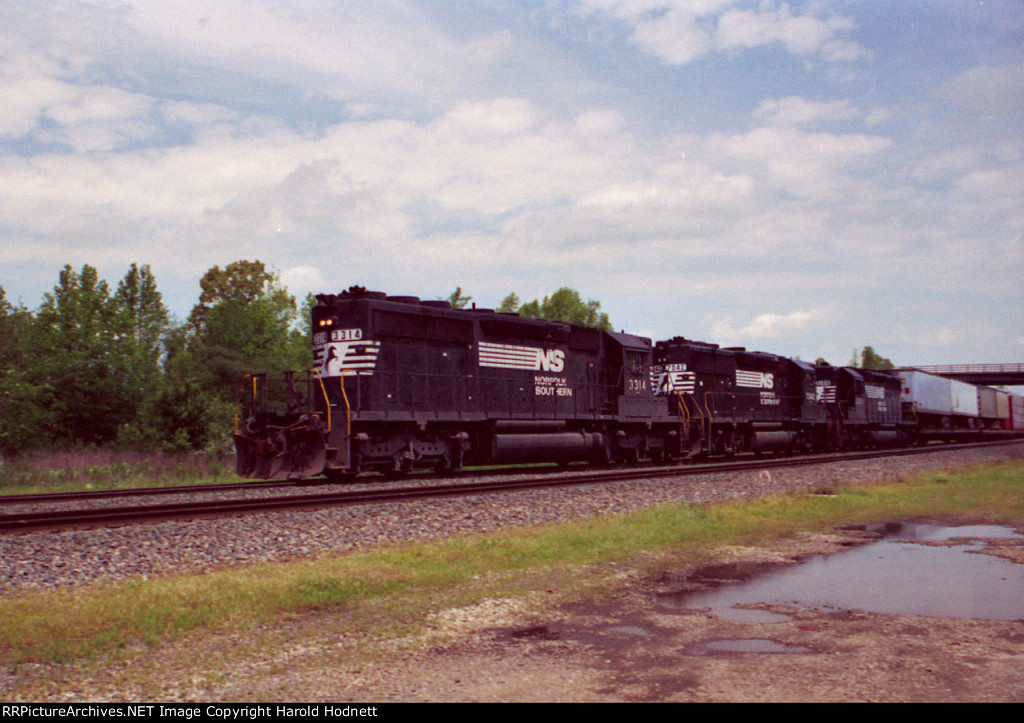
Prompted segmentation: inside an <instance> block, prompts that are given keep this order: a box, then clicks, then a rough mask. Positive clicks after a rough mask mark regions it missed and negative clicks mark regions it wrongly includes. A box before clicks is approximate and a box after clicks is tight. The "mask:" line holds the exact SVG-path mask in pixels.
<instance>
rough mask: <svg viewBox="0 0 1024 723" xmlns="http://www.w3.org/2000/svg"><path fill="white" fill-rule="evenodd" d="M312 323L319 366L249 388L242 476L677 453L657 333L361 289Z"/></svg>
mask: <svg viewBox="0 0 1024 723" xmlns="http://www.w3.org/2000/svg"><path fill="white" fill-rule="evenodd" d="M312 323H313V329H314V335H313V352H314V369H313V370H312V371H311V372H310V374H309V375H306V376H298V377H297V376H296V375H289V376H288V377H287V378H286V379H285V380H284V382H283V385H284V388H283V389H280V388H275V387H274V386H273V382H272V380H269V379H267V378H266V377H263V376H257V377H253V378H252V379H251V381H250V382H249V384H248V385H247V389H248V392H247V395H248V396H249V398H250V404H249V407H250V408H249V415H248V419H247V421H246V423H245V426H244V429H242V430H240V431H239V432H238V433H237V434H236V435H235V446H236V450H237V469H238V473H239V474H240V475H242V476H244V477H279V476H292V477H308V476H313V475H318V474H321V473H323V474H327V475H328V476H334V475H350V474H356V473H359V472H362V471H366V470H385V471H404V470H410V469H413V468H422V467H426V468H433V469H436V470H439V471H444V470H450V469H458V468H459V467H462V466H463V465H465V464H467V463H473V464H491V463H496V464H500V463H507V462H524V461H556V462H564V463H568V462H571V461H575V460H589V461H592V462H595V463H603V462H607V461H609V460H613V459H639V458H642V457H647V456H666V455H668V456H675V455H676V454H678V440H677V438H676V435H677V434H678V429H679V425H678V418H676V417H674V416H673V415H672V414H670V413H669V411H668V405H667V404H666V403H665V399H664V398H658V397H656V396H655V395H653V394H652V393H651V374H650V372H651V341H650V339H646V338H643V337H638V336H633V335H631V334H620V333H612V332H605V331H599V330H597V329H591V328H588V327H580V326H571V325H568V324H561V323H555V322H549V321H538V320H533V319H525V318H521V317H519V316H518V315H516V314H503V313H496V312H494V311H493V310H488V309H472V310H457V309H452V308H451V306H450V305H449V304H448V303H447V302H444V301H422V302H421V301H419V300H418V299H416V298H415V297H407V296H387V295H385V294H383V293H379V292H373V291H366V290H365V289H363V288H360V287H353V288H351V289H349V290H348V291H345V292H342V293H341V294H337V295H334V294H329V295H326V294H325V295H320V296H318V297H317V304H316V306H315V307H314V309H313V318H312Z"/></svg>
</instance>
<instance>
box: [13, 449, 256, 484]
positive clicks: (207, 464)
mask: <svg viewBox="0 0 1024 723" xmlns="http://www.w3.org/2000/svg"><path fill="white" fill-rule="evenodd" d="M237 481H239V479H238V477H236V476H235V474H234V460H233V459H231V458H228V457H214V456H210V455H206V454H198V453H196V454H162V453H159V452H155V453H154V452H132V451H125V450H113V449H103V448H82V449H75V450H35V451H32V452H27V453H25V454H22V455H19V456H17V457H12V458H2V457H0V495H4V494H34V493H43V492H70V491H78V490H87V489H115V488H122V487H158V486H162V485H184V484H200V483H206V482H237Z"/></svg>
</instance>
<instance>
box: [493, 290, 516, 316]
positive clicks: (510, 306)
mask: <svg viewBox="0 0 1024 723" xmlns="http://www.w3.org/2000/svg"><path fill="white" fill-rule="evenodd" d="M518 309H519V294H517V293H515V292H514V291H513V292H512V293H511V294H509V295H508V296H506V297H505V298H504V299H502V300H501V303H500V304H499V305H498V308H497V309H495V311H501V312H505V313H513V312H515V311H518Z"/></svg>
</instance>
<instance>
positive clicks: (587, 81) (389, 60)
mask: <svg viewBox="0 0 1024 723" xmlns="http://www.w3.org/2000/svg"><path fill="white" fill-rule="evenodd" d="M0 109H2V110H0V285H2V286H3V287H4V288H5V290H6V292H7V296H8V298H9V299H12V300H14V301H15V302H17V301H20V302H21V303H23V304H24V305H25V306H27V307H29V308H32V309H34V308H36V307H38V305H39V304H40V303H41V301H42V297H43V294H45V293H46V292H48V291H51V290H52V289H53V287H54V285H55V284H56V283H57V280H58V275H59V272H60V269H61V268H62V267H63V266H64V265H65V264H70V265H71V266H73V267H74V268H76V269H80V268H81V266H82V265H84V264H89V265H91V266H94V267H96V268H97V269H98V270H99V272H100V275H101V276H102V277H103V278H105V279H106V280H107V281H108V282H109V283H110V284H111V286H112V287H116V285H117V282H118V281H119V280H120V279H121V278H123V276H124V274H125V273H126V271H127V270H128V268H129V266H130V265H131V264H132V263H137V264H140V265H142V264H149V265H150V266H151V267H152V269H153V272H154V274H155V276H156V280H157V283H158V285H159V288H160V290H161V292H162V293H163V295H164V299H165V302H166V303H167V305H168V307H169V308H170V309H171V311H172V312H173V313H174V314H175V316H176V317H177V318H178V319H179V320H183V319H185V318H186V317H187V316H188V313H189V311H190V309H191V307H192V306H193V305H194V304H195V303H196V302H197V300H198V295H199V279H200V278H201V277H202V275H203V274H204V273H205V272H206V271H207V270H208V269H209V268H211V267H213V266H215V265H220V266H224V265H226V264H229V263H231V262H232V261H236V260H240V259H250V260H252V259H259V260H261V261H263V262H264V263H266V264H267V266H268V267H270V268H271V269H272V270H274V271H275V272H276V273H278V274H280V278H281V280H282V282H283V283H285V284H286V285H287V286H288V288H289V290H290V291H291V292H292V293H293V294H295V295H296V296H297V297H298V298H300V299H301V298H302V297H304V296H305V295H306V294H307V293H308V292H314V293H320V292H331V293H333V292H338V291H340V290H342V289H345V288H348V287H349V286H351V285H354V284H357V285H361V286H366V287H368V288H371V289H374V290H379V291H385V292H388V293H390V294H396V295H415V296H419V297H421V298H424V299H438V298H445V297H447V296H448V295H449V294H451V293H452V292H453V291H454V290H455V288H456V287H461V288H462V290H463V293H464V294H468V295H470V296H472V297H473V301H474V302H475V303H476V304H477V305H478V306H480V307H488V308H490V307H494V306H496V305H497V304H499V303H500V302H501V300H502V299H503V298H504V297H505V296H506V295H507V294H509V293H511V292H513V291H514V292H516V293H517V294H518V295H519V296H520V298H521V299H523V300H524V301H526V300H530V299H534V298H542V297H543V296H545V295H548V294H550V293H552V292H553V291H555V290H557V289H558V288H560V287H563V286H569V287H572V288H574V289H577V290H578V291H579V292H580V293H581V294H582V296H583V297H584V299H595V300H598V301H600V303H601V307H602V310H603V311H605V312H607V313H608V314H609V315H610V317H611V321H612V323H613V325H615V326H616V328H620V329H624V330H626V331H630V332H633V333H638V334H642V335H645V336H650V337H652V338H654V339H664V338H669V337H673V336H685V337H687V338H690V339H700V340H704V341H711V342H716V343H719V344H722V345H742V346H746V347H748V348H751V349H760V350H764V351H770V352H774V353H778V354H784V355H786V356H798V357H800V358H802V359H806V360H814V359H816V358H819V357H823V358H825V359H827V360H828V361H830V362H832V363H833V364H846V363H848V362H849V360H850V358H851V356H852V354H853V350H854V349H857V348H860V347H863V346H865V345H871V346H873V347H874V349H875V350H876V351H877V352H878V353H879V354H881V355H882V356H885V357H888V358H890V359H892V360H893V361H894V362H896V363H897V364H901V365H914V364H947V363H967V362H972V363H982V362H989V363H996V362H1021V361H1024V0H984V1H983V2H982V1H979V0H899V1H896V0H807V1H801V0H790V1H789V2H777V1H776V0H755V1H747V0H519V1H513V0H478V1H477V2H459V3H454V2H448V1H441V0H374V1H373V2H366V0H356V1H353V2H349V1H348V0H337V1H334V0H174V1H173V2H170V1H163V0H107V1H99V0H97V1H92V2H78V1H74V0H5V2H2V3H0Z"/></svg>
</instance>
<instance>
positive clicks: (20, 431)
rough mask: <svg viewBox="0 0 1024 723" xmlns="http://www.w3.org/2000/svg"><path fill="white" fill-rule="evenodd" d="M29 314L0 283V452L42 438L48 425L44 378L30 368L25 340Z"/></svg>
mask: <svg viewBox="0 0 1024 723" xmlns="http://www.w3.org/2000/svg"><path fill="white" fill-rule="evenodd" d="M32 324H33V319H32V314H31V312H29V311H28V310H27V309H26V308H25V307H24V306H22V305H20V304H19V305H18V306H14V305H13V304H11V303H10V302H9V301H8V300H7V294H6V292H5V291H4V288H3V287H2V286H0V453H2V454H11V453H17V452H20V451H22V450H24V449H26V448H28V447H33V446H37V445H39V444H41V443H42V442H44V441H46V436H45V433H44V430H46V429H47V428H48V427H49V426H50V425H51V424H52V421H53V419H52V414H51V412H50V410H49V407H48V406H47V404H46V401H47V399H48V397H49V393H50V385H49V384H48V382H47V380H46V379H45V378H44V377H43V376H42V375H41V374H39V373H37V372H35V371H34V370H33V368H32V367H33V365H32V362H31V357H30V352H29V348H28V342H29V339H30V338H31V330H32Z"/></svg>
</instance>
